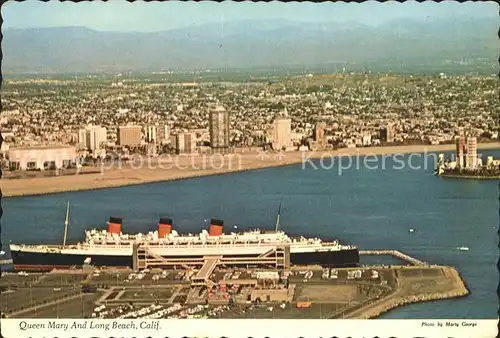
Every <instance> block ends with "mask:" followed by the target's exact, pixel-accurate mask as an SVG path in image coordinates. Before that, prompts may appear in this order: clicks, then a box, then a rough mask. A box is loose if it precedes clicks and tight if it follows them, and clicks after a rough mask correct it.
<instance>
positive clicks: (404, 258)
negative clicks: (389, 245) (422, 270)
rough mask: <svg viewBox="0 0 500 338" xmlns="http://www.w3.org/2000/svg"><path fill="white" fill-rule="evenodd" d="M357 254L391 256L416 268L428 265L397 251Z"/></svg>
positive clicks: (362, 253) (375, 251) (360, 252)
mask: <svg viewBox="0 0 500 338" xmlns="http://www.w3.org/2000/svg"><path fill="white" fill-rule="evenodd" d="M359 254H360V255H368V256H380V255H388V256H393V257H395V258H398V259H400V260H402V261H405V262H408V263H410V264H413V265H416V266H426V265H428V263H426V262H424V261H421V260H419V259H416V258H414V257H411V256H408V255H406V254H404V253H402V252H401V251H398V250H360V251H359Z"/></svg>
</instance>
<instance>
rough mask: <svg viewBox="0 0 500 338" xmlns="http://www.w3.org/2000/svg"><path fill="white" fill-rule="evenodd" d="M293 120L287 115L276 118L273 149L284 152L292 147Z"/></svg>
mask: <svg viewBox="0 0 500 338" xmlns="http://www.w3.org/2000/svg"><path fill="white" fill-rule="evenodd" d="M291 134H292V120H290V119H289V118H288V117H287V116H286V113H285V114H282V115H278V116H276V117H275V118H274V125H273V142H272V144H273V149H274V150H282V149H283V148H285V149H286V148H288V147H291V146H292V137H291Z"/></svg>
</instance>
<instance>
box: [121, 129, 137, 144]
mask: <svg viewBox="0 0 500 338" xmlns="http://www.w3.org/2000/svg"><path fill="white" fill-rule="evenodd" d="M141 139H142V127H141V126H120V127H118V144H119V145H120V146H138V145H140V144H141Z"/></svg>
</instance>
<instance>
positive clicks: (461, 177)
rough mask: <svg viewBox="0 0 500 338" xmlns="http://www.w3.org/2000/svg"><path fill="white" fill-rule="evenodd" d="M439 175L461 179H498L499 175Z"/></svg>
mask: <svg viewBox="0 0 500 338" xmlns="http://www.w3.org/2000/svg"><path fill="white" fill-rule="evenodd" d="M438 176H439V177H442V178H456V179H463V180H500V176H498V175H494V176H474V175H454V174H441V175H438Z"/></svg>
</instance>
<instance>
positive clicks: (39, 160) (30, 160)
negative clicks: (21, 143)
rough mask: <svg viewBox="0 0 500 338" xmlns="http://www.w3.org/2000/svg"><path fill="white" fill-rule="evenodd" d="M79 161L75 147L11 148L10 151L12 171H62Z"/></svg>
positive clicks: (9, 157) (9, 158)
mask: <svg viewBox="0 0 500 338" xmlns="http://www.w3.org/2000/svg"><path fill="white" fill-rule="evenodd" d="M76 159H77V155H76V149H75V147H68V146H52V147H29V148H12V147H11V148H10V149H9V150H8V160H9V167H10V168H11V170H49V169H62V168H67V167H69V166H70V165H71V164H72V163H75V162H76Z"/></svg>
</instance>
